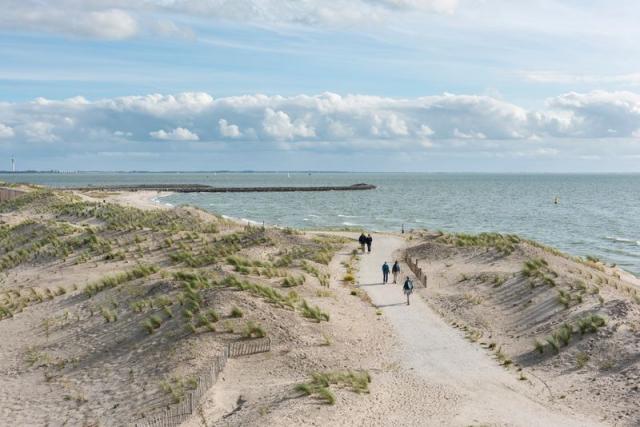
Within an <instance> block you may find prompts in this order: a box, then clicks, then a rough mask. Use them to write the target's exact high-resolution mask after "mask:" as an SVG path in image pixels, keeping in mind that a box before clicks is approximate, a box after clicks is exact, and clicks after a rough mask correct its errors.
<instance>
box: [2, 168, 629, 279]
mask: <svg viewBox="0 0 640 427" xmlns="http://www.w3.org/2000/svg"><path fill="white" fill-rule="evenodd" d="M0 180H5V181H14V182H15V181H21V182H33V183H39V184H47V185H52V186H72V185H89V184H134V183H200V184H209V185H214V186H261V185H263V186H280V185H287V186H293V185H301V186H302V185H350V184H354V183H358V182H366V183H371V184H375V185H377V186H378V189H376V190H373V191H356V192H321V193H250V194H241V193H235V194H233V193H228V194H174V195H171V196H169V197H165V198H163V199H162V200H160V202H162V203H170V204H172V205H179V204H192V205H197V206H200V207H202V208H204V209H208V210H211V211H213V212H217V213H220V214H223V215H227V216H231V217H236V218H243V219H246V220H250V221H255V222H258V223H262V221H264V222H265V223H267V224H276V225H283V226H292V227H303V228H316V227H327V226H357V227H364V228H366V229H368V230H392V231H399V230H400V228H401V227H402V225H403V224H404V226H405V228H407V229H410V228H429V229H439V230H446V231H462V232H472V233H476V232H482V231H498V232H505V233H517V234H519V235H522V236H525V237H528V238H531V239H535V240H538V241H540V242H543V243H545V244H548V245H552V246H555V247H558V248H559V249H561V250H563V251H566V252H568V253H570V254H573V255H581V256H584V255H595V256H598V257H600V258H602V259H603V260H606V261H609V262H614V263H617V264H618V265H620V266H622V267H623V268H625V269H627V270H629V271H633V272H635V273H640V219H639V218H640V175H547V174H540V175H538V174H526V175H502V174H500V175H490V174H380V173H371V174H334V173H327V174H324V173H313V174H311V175H308V174H306V173H305V174H298V173H296V174H293V173H292V174H291V175H290V177H288V176H287V174H286V173H280V174H276V173H269V174H264V173H251V174H239V173H234V174H226V173H225V174H221V173H219V174H213V173H153V174H151V173H144V174H133V173H86V174H70V175H62V174H20V175H11V174H5V175H3V174H0ZM555 197H559V200H560V203H559V204H557V205H556V204H554V199H555Z"/></svg>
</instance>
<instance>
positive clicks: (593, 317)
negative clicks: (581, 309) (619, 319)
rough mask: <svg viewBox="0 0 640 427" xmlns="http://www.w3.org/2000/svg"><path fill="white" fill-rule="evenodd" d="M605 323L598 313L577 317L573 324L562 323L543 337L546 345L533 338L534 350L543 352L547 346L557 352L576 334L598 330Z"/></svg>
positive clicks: (581, 334) (591, 332)
mask: <svg viewBox="0 0 640 427" xmlns="http://www.w3.org/2000/svg"><path fill="white" fill-rule="evenodd" d="M606 324H607V320H606V319H605V318H604V317H602V316H600V315H598V314H589V315H586V316H584V317H582V318H580V319H578V320H577V321H576V322H575V324H574V325H572V324H570V323H564V324H562V325H561V326H560V327H559V328H558V329H556V330H555V331H553V332H552V333H551V334H550V335H549V336H547V337H546V338H545V343H546V345H545V344H543V343H541V342H540V341H538V340H535V341H534V350H535V351H536V352H538V353H540V354H543V353H544V352H545V350H546V349H547V348H549V349H550V350H551V351H552V352H553V353H556V354H557V353H559V352H560V349H561V348H562V347H567V346H568V345H569V344H570V343H571V341H572V339H573V337H575V336H576V334H580V337H581V336H583V335H585V334H593V333H596V332H598V329H600V328H602V327H604V326H605V325H606Z"/></svg>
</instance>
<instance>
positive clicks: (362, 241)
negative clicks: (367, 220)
mask: <svg viewBox="0 0 640 427" xmlns="http://www.w3.org/2000/svg"><path fill="white" fill-rule="evenodd" d="M358 243H360V250H362V253H364V245H365V244H366V243H367V236H365V235H364V233H362V234H361V235H360V237H359V238H358Z"/></svg>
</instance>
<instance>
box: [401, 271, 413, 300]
mask: <svg viewBox="0 0 640 427" xmlns="http://www.w3.org/2000/svg"><path fill="white" fill-rule="evenodd" d="M402 291H403V292H404V294H405V295H406V296H407V305H409V304H410V302H409V297H410V296H411V294H412V293H413V282H412V281H411V279H409V276H407V279H406V280H405V281H404V285H402Z"/></svg>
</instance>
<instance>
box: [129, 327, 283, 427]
mask: <svg viewBox="0 0 640 427" xmlns="http://www.w3.org/2000/svg"><path fill="white" fill-rule="evenodd" d="M269 350H271V339H270V338H269V337H266V338H259V339H255V340H250V341H238V342H233V343H230V344H227V345H226V346H225V347H224V349H223V351H222V353H220V354H219V355H217V356H216V357H214V359H213V363H212V364H211V366H209V367H207V368H205V369H204V370H202V371H201V372H200V373H199V374H198V377H197V386H196V388H195V389H193V390H191V391H189V392H187V393H185V395H184V398H183V399H182V400H181V401H180V402H179V403H176V404H172V405H170V406H168V407H167V408H166V409H164V410H163V411H160V412H158V413H156V414H153V415H151V416H149V417H145V418H143V419H140V420H137V421H136V422H135V423H134V425H135V426H136V427H177V426H179V425H180V424H182V423H183V422H185V421H186V420H187V419H188V418H189V417H190V416H191V415H192V414H193V413H194V412H195V410H196V407H197V406H198V403H200V400H201V399H202V396H204V394H205V393H206V392H207V391H208V390H209V389H210V388H211V387H213V385H214V384H215V383H216V381H217V380H218V376H219V375H220V373H221V372H222V370H223V369H224V367H225V365H226V364H227V359H228V358H233V357H240V356H248V355H250V354H257V353H264V352H267V351H269Z"/></svg>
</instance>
